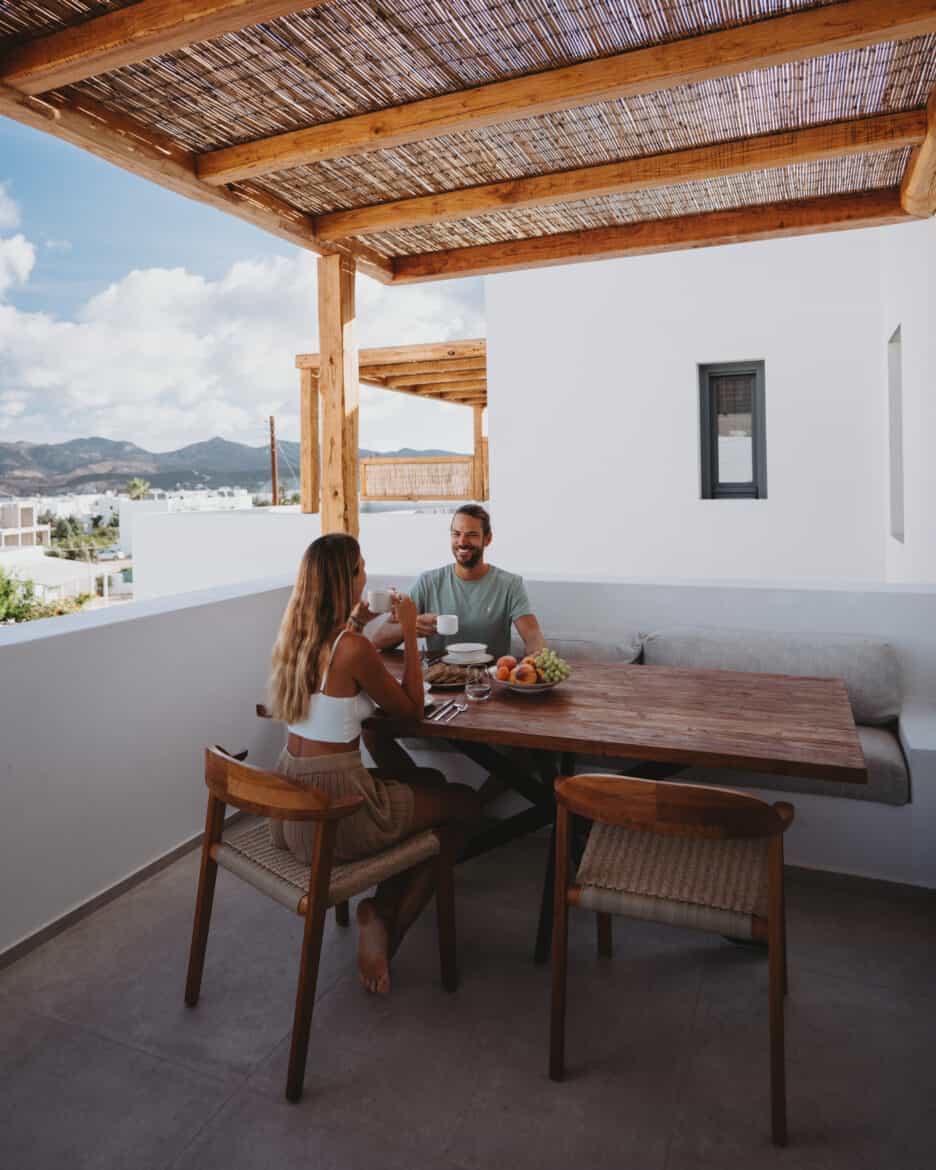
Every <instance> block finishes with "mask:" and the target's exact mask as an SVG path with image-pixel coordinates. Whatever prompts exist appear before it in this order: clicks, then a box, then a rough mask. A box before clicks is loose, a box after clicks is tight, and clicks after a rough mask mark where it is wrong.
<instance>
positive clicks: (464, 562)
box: [455, 548, 484, 569]
mask: <svg viewBox="0 0 936 1170" xmlns="http://www.w3.org/2000/svg"><path fill="white" fill-rule="evenodd" d="M464 553H467V554H468V555H467V556H464V555H463V554H464ZM483 555H484V549H483V548H466V549H461V548H459V549H456V550H455V560H456V561H457V562H458V564H460V565H461V566H462V567H463V568H465V569H473V568H474V567H475V566H476V565H479V564H480V563H481V557H482V556H483Z"/></svg>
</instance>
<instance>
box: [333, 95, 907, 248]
mask: <svg viewBox="0 0 936 1170" xmlns="http://www.w3.org/2000/svg"><path fill="white" fill-rule="evenodd" d="M926 130H927V119H926V111H925V110H910V111H907V112H904V113H898V114H881V115H878V116H876V117H871V118H856V119H851V120H849V121H846V122H831V123H827V124H826V125H821V126H813V127H810V128H808V129H805V130H791V131H785V132H783V133H780V134H763V135H759V136H757V137H755V138H742V139H738V140H736V141H733V142H720V143H716V144H714V145H712V146H703V147H696V148H693V149H690V150H678V151H673V152H672V153H669V154H658V155H651V156H645V157H642V158H635V159H627V160H625V161H623V162H616V163H607V164H604V165H602V166H593V167H579V168H576V169H575V170H568V171H559V172H556V173H553V174H546V175H536V176H534V177H532V178H527V179H510V180H507V181H504V182H500V183H486V184H484V185H482V186H478V187H468V188H463V189H462V190H457V191H446V192H445V193H443V194H440V195H422V196H418V197H416V198H413V199H397V200H394V201H392V202H390V203H379V204H376V205H374V206H371V207H359V208H354V209H352V210H350V211H335V212H331V213H329V214H327V215H319V216H316V217H315V218H314V220H313V223H314V226H315V231H316V233H317V234H318V235H319V237H320V238H321V239H323V240H340V239H344V238H347V237H350V236H361V235H367V234H368V233H370V232H382V231H395V230H397V229H399V228H407V227H416V226H419V225H421V224H428V223H445V222H449V221H452V220H458V219H464V218H466V217H467V216H472V215H484V214H485V213H486V212H492V211H505V210H519V209H521V208H525V207H544V206H548V205H550V204H555V203H565V202H569V201H574V200H577V199H591V198H596V197H598V196H602V195H619V194H625V193H627V192H629V191H649V190H653V189H654V188H657V187H668V186H671V185H674V184H678V183H689V182H693V181H695V180H699V179H711V178H717V177H721V176H726V175H737V174H741V173H742V172H745V171H760V170H767V169H769V168H771V167H785V166H792V165H794V164H795V163H805V162H816V161H819V160H821V159H827V158H836V157H840V156H843V155H849V154H865V153H870V152H873V151H883V150H898V149H900V148H901V147H904V146H916V145H917V144H918V143H920V142H922V141H923V138H924V136H925V135H926Z"/></svg>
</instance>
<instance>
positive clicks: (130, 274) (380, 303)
mask: <svg viewBox="0 0 936 1170" xmlns="http://www.w3.org/2000/svg"><path fill="white" fill-rule="evenodd" d="M357 325H358V329H357V335H358V344H359V345H361V346H373V345H403V344H412V343H416V342H423V341H448V340H451V339H457V338H469V337H482V336H484V333H485V327H484V294H483V284H482V282H481V280H479V279H470V280H459V281H443V282H439V283H434V284H425V285H416V286H409V287H405V288H397V289H393V288H387V287H386V286H384V285H381V284H379V283H377V282H376V281H373V280H371V279H369V278H368V277H364V276H359V277H358V282H357ZM317 349H318V322H317V308H316V292H315V256H314V255H312V254H311V253H310V252H306V251H303V250H302V249H298V248H293V247H291V246H290V245H289V244H287V243H286V242H285V241H282V240H279V239H278V238H276V237H274V236H271V235H267V234H266V233H265V232H262V231H260V230H259V229H257V228H253V227H251V226H250V225H249V224H246V223H243V222H242V221H240V220H238V219H235V218H233V217H232V216H229V215H226V214H224V213H223V212H219V211H215V210H214V209H212V208H208V207H203V206H202V205H201V204H198V203H195V202H193V201H192V200H189V199H185V198H184V197H182V196H179V195H174V194H172V193H171V192H169V191H164V190H163V189H162V188H161V187H157V186H155V185H154V184H152V183H149V182H147V181H146V180H144V179H141V178H137V177H136V176H134V175H130V174H128V173H126V172H125V171H122V170H120V169H119V168H117V167H114V166H111V165H110V164H108V163H105V162H103V161H101V160H99V159H96V158H94V157H93V156H91V155H89V154H87V153H85V152H84V151H81V150H79V149H77V148H75V147H72V146H70V145H68V144H67V143H64V142H60V141H58V140H57V139H55V138H52V137H51V136H49V135H46V134H42V133H40V132H39V131H36V130H31V129H29V128H28V127H25V126H20V125H18V124H17V123H15V122H11V121H9V120H7V119H3V118H0V442H15V441H18V440H26V441H28V442H41V443H54V442H61V441H62V440H65V439H72V438H80V437H84V436H88V435H103V436H105V437H107V438H113V439H127V440H130V441H131V442H134V443H138V444H139V445H140V446H141V447H145V448H146V449H148V450H151V451H167V450H173V449H174V448H176V447H181V446H184V445H185V444H187V443H192V442H198V441H201V440H203V439H209V438H212V437H213V436H215V435H220V436H222V437H223V438H226V439H233V440H237V441H238V442H242V443H250V444H251V445H254V446H256V445H259V444H261V443H264V442H265V441H267V438H268V435H269V424H268V418H269V416H270V415H271V414H272V415H275V417H276V425H277V434H278V436H279V437H280V438H285V439H298V438H299V411H298V407H299V376H298V372H297V371H296V370H295V368H294V365H293V361H294V357H295V355H296V354H297V353H300V352H315V351H316V350H317ZM360 441H361V446H362V447H368V448H372V449H375V450H381V451H389V450H395V449H397V448H399V447H417V448H426V447H441V448H444V449H447V450H455V451H470V449H471V444H472V419H471V411H470V410H469V409H468V408H467V407H464V406H457V405H446V404H444V403H434V402H422V401H419V400H418V399H414V398H411V397H409V396H406V395H403V394H394V393H391V392H389V391H386V390H378V389H375V388H373V387H368V386H362V387H361V416H360Z"/></svg>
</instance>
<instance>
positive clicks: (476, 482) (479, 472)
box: [471, 406, 484, 500]
mask: <svg viewBox="0 0 936 1170" xmlns="http://www.w3.org/2000/svg"><path fill="white" fill-rule="evenodd" d="M471 410H472V413H473V414H474V452H473V453H474V463H473V464H472V465H471V498H472V499H473V500H483V499H484V451H483V447H484V436H483V434H482V433H481V419H482V417H483V415H484V407H483V406H473V407H472V408H471Z"/></svg>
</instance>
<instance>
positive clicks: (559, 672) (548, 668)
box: [533, 647, 572, 683]
mask: <svg viewBox="0 0 936 1170" xmlns="http://www.w3.org/2000/svg"><path fill="white" fill-rule="evenodd" d="M533 661H534V664H535V665H536V669H537V670H538V671H539V673H540V674H541V675H542V676H543V682H548V683H560V682H565V680H566V679H567V678H568V677H569V675H571V673H572V668H571V667H570V666H569V664H568V662H564V661H563V659H561V658H560V657H559V655H558V654H557V653H556V652H555V651H554V650H550V649H549V647H544V648H543V649H542V650H540V652H539V654H537V655H536V657H535V658H534V659H533Z"/></svg>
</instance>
